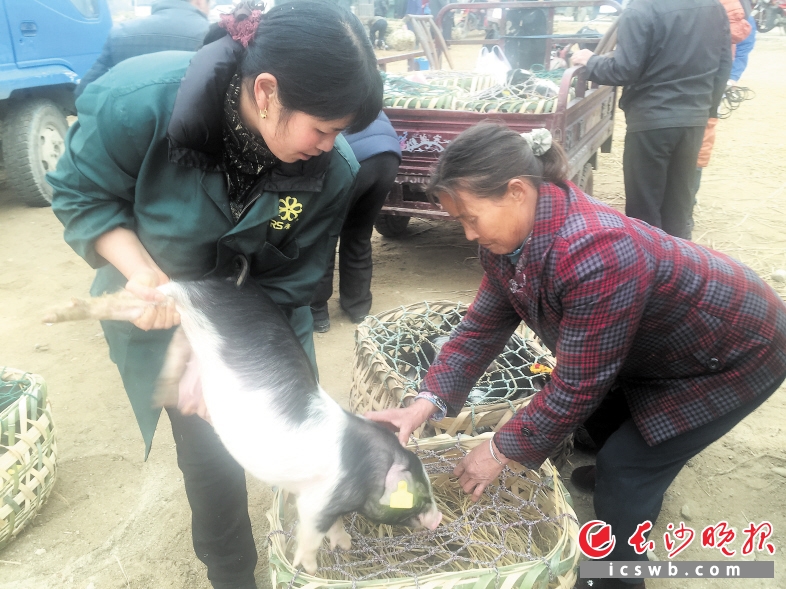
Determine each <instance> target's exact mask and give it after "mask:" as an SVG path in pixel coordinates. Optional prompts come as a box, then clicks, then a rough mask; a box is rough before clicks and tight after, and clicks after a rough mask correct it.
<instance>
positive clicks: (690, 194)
mask: <svg viewBox="0 0 786 589" xmlns="http://www.w3.org/2000/svg"><path fill="white" fill-rule="evenodd" d="M703 138H704V127H671V128H668V129H652V130H650V131H636V132H633V133H631V132H628V133H627V134H626V135H625V152H624V154H623V156H622V169H623V174H624V177H625V214H626V215H628V216H629V217H634V218H636V219H641V220H642V221H646V222H647V223H649V224H650V225H654V226H655V227H660V228H661V229H663V230H664V231H665V232H666V233H668V234H670V235H674V236H676V237H682V238H684V239H690V238H691V232H692V229H693V199H694V188H695V183H696V160H697V158H698V155H699V149H700V148H701V142H702V139H703Z"/></svg>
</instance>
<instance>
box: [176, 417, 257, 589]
mask: <svg viewBox="0 0 786 589" xmlns="http://www.w3.org/2000/svg"><path fill="white" fill-rule="evenodd" d="M167 413H168V414H169V421H170V422H171V423H172V433H173V434H174V436H175V444H176V446H177V465H178V466H179V467H180V470H181V471H182V472H183V481H184V482H185V486H186V495H187V497H188V503H189V505H190V506H191V535H192V538H193V542H194V551H195V552H196V555H197V558H199V560H201V561H202V562H203V563H205V565H206V566H207V577H208V579H210V582H211V583H212V584H213V587H214V588H215V589H256V587H257V586H256V583H255V582H254V568H255V567H256V566H257V550H256V545H255V544H254V536H253V535H252V533H251V519H250V518H249V516H248V494H247V492H246V474H245V472H244V470H243V468H242V467H241V466H240V465H239V464H238V463H237V462H236V461H235V459H234V458H232V457H231V456H230V455H229V453H228V452H227V451H226V448H224V445H223V444H222V443H221V440H220V439H219V438H218V436H217V435H216V432H215V431H214V430H213V426H211V425H210V424H209V423H207V422H206V421H204V420H203V419H201V418H200V417H197V416H196V415H181V414H180V412H179V411H177V410H176V409H167Z"/></svg>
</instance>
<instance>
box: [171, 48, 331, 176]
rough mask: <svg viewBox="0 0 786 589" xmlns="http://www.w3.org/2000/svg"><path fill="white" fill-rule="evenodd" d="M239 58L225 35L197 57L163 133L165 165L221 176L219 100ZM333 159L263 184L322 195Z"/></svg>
mask: <svg viewBox="0 0 786 589" xmlns="http://www.w3.org/2000/svg"><path fill="white" fill-rule="evenodd" d="M242 55H243V47H242V46H241V45H240V44H239V43H236V42H235V41H233V40H232V38H231V37H229V35H227V36H225V37H222V38H221V39H219V40H218V41H214V42H213V43H210V44H209V45H205V46H204V47H202V49H200V50H199V51H197V52H196V54H195V55H194V57H193V59H192V60H191V63H190V64H189V66H188V69H187V70H186V74H185V76H183V80H182V81H181V83H180V88H179V89H178V91H177V96H176V97H175V105H174V108H173V109H172V117H171V118H170V120H169V126H168V127H167V140H168V141H169V161H170V162H172V163H175V164H178V165H181V166H187V167H191V168H198V169H201V170H205V171H207V172H220V171H223V170H224V162H223V158H222V150H223V148H224V144H223V139H222V135H221V130H222V124H223V116H224V114H223V113H224V96H225V95H226V91H227V88H228V87H229V82H230V80H231V79H232V76H234V75H235V72H236V71H237V67H238V61H239V59H240V58H241V56H242ZM332 153H333V152H332V151H331V152H327V153H323V154H322V155H320V156H317V157H313V158H311V159H308V160H304V161H298V162H294V163H291V164H287V163H282V164H281V165H280V166H278V167H277V168H276V169H275V170H274V171H273V172H271V173H270V174H269V175H268V177H266V178H265V180H264V185H265V188H268V189H270V190H312V191H319V190H321V189H322V181H323V179H324V176H325V172H326V171H327V168H328V165H329V164H330V158H331V156H332Z"/></svg>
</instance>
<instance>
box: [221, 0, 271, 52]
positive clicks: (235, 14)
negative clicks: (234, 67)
mask: <svg viewBox="0 0 786 589" xmlns="http://www.w3.org/2000/svg"><path fill="white" fill-rule="evenodd" d="M264 10H265V5H264V4H262V3H258V2H253V1H252V2H246V1H244V2H241V3H240V4H238V5H237V6H236V7H235V9H234V10H233V11H232V13H231V14H222V15H221V22H219V23H218V26H220V27H221V28H222V29H225V30H226V31H227V32H228V33H229V35H230V36H231V37H232V39H234V40H235V41H236V42H238V43H240V44H241V45H242V46H243V47H248V44H249V43H250V42H251V40H252V39H253V38H254V35H256V32H257V28H258V27H259V23H260V22H261V21H262V17H263V16H264Z"/></svg>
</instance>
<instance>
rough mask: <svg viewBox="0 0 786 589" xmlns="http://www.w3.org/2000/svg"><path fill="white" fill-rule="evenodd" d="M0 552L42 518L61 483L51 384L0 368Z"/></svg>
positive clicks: (33, 375) (26, 374)
mask: <svg viewBox="0 0 786 589" xmlns="http://www.w3.org/2000/svg"><path fill="white" fill-rule="evenodd" d="M0 402H2V406H4V408H3V409H2V412H0V498H2V500H0V550H1V549H2V548H4V547H5V546H6V545H7V544H8V543H9V542H10V541H11V540H12V539H13V538H15V537H16V536H17V534H19V533H20V532H21V531H22V530H23V529H24V528H25V526H26V525H27V524H28V523H29V522H30V521H32V520H33V518H35V516H36V515H38V512H39V511H40V510H41V508H42V507H43V505H44V503H45V502H46V499H47V498H48V497H49V493H51V492H52V487H53V485H54V483H55V479H56V478H57V442H56V439H55V425H54V422H53V421H52V409H51V406H50V404H49V400H48V399H47V391H46V383H45V382H44V379H43V378H41V377H40V376H38V375H36V374H30V373H27V372H22V371H21V370H15V369H13V368H0Z"/></svg>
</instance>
